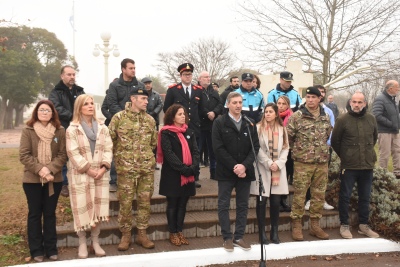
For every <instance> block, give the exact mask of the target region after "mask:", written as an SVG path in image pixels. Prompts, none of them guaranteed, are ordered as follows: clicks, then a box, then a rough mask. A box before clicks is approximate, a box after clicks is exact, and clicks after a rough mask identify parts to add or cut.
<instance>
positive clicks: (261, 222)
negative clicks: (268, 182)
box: [246, 122, 266, 267]
mask: <svg viewBox="0 0 400 267" xmlns="http://www.w3.org/2000/svg"><path fill="white" fill-rule="evenodd" d="M246 126H247V131H248V132H249V137H250V143H251V148H252V150H253V154H254V162H255V164H256V169H257V172H258V181H259V183H258V198H257V201H258V202H260V204H261V201H262V193H265V189H264V185H263V181H262V178H261V173H260V169H259V167H258V159H257V154H256V150H255V149H254V143H253V138H252V137H251V131H250V127H249V123H248V122H246ZM259 206H260V207H261V205H259ZM257 217H259V216H257ZM264 222H265V218H258V236H259V239H260V250H261V259H260V264H259V265H258V266H259V267H265V266H266V263H265V260H264V253H263V249H264V241H263V238H262V231H264V230H265V224H264Z"/></svg>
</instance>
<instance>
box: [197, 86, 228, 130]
mask: <svg viewBox="0 0 400 267" xmlns="http://www.w3.org/2000/svg"><path fill="white" fill-rule="evenodd" d="M222 109H223V105H222V103H221V98H220V97H219V95H218V92H217V91H215V90H214V88H213V87H212V85H210V86H209V87H208V88H207V89H203V112H202V115H201V130H211V129H212V125H213V122H214V121H215V119H216V118H217V117H218V115H221V114H222ZM211 111H213V112H214V113H215V118H214V120H213V121H210V119H209V118H208V116H207V113H208V112H211Z"/></svg>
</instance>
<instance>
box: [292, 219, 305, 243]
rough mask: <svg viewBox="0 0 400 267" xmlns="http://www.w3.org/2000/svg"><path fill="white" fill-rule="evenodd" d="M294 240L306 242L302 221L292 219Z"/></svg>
mask: <svg viewBox="0 0 400 267" xmlns="http://www.w3.org/2000/svg"><path fill="white" fill-rule="evenodd" d="M292 238H293V240H295V241H303V240H304V238H303V229H302V225H301V219H292Z"/></svg>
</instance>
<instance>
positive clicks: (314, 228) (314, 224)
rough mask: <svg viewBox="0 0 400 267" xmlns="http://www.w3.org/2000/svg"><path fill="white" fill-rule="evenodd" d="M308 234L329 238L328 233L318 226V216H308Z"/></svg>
mask: <svg viewBox="0 0 400 267" xmlns="http://www.w3.org/2000/svg"><path fill="white" fill-rule="evenodd" d="M310 219H311V226H310V235H312V236H315V237H318V238H319V239H329V235H328V234H327V233H325V232H324V230H322V229H321V227H320V226H319V218H310Z"/></svg>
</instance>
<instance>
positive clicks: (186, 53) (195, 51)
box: [156, 39, 237, 83]
mask: <svg viewBox="0 0 400 267" xmlns="http://www.w3.org/2000/svg"><path fill="white" fill-rule="evenodd" d="M229 49H230V46H229V44H227V43H225V42H222V41H218V40H215V39H200V40H199V41H196V42H193V43H191V44H189V45H188V46H185V47H183V48H182V49H181V50H179V51H177V52H173V53H159V54H158V62H159V63H158V64H157V65H156V67H157V69H158V70H159V71H161V72H163V73H164V74H165V79H166V80H167V83H178V82H179V81H180V78H179V73H178V71H177V68H178V66H179V65H181V64H182V63H185V62H190V63H192V64H193V66H194V68H195V69H194V73H193V77H194V79H196V78H197V77H198V74H199V73H200V72H201V71H208V72H209V73H210V76H211V80H212V81H214V82H217V83H222V82H223V81H225V79H226V78H227V77H228V74H229V72H231V71H232V70H233V69H234V68H235V65H236V64H237V62H236V57H235V55H234V54H233V53H232V52H231V51H230V50H229Z"/></svg>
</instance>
